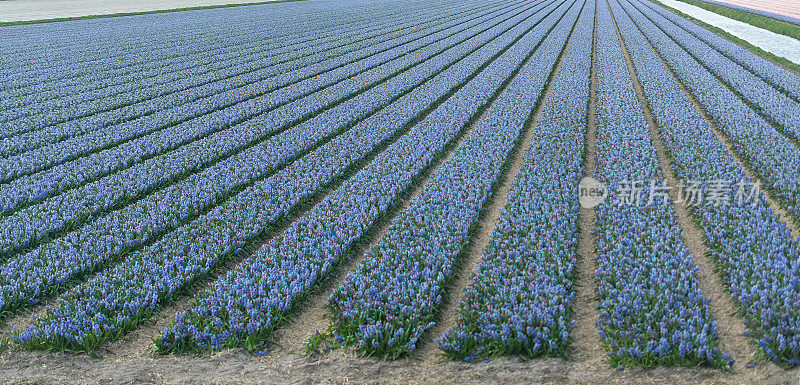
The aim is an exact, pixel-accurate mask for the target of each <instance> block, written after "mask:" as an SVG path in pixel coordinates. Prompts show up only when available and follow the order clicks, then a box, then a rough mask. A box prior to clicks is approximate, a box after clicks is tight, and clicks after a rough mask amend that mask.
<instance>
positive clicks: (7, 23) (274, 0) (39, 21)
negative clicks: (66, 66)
mask: <svg viewBox="0 0 800 385" xmlns="http://www.w3.org/2000/svg"><path fill="white" fill-rule="evenodd" d="M296 1H305V0H264V1H253V2H247V3H229V4H215V5H198V6H195V7H182V8H170V9H154V10H152V11H138V12H118V13H107V14H100V15H84V16H72V17H56V18H52V19H37V20H19V21H0V27H11V26H15V25H27V24H42V23H57V22H60V21H75V20H86V19H105V18H109V17H121V16H138V15H149V14H154V13H167V12H182V11H198V10H201V9H213V8H229V7H242V6H247V5H261V4H277V3H289V2H296Z"/></svg>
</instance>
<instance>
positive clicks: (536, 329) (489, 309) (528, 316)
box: [437, 1, 595, 361]
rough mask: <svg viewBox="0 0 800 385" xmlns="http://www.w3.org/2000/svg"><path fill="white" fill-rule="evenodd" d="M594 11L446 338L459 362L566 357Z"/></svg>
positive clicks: (579, 32)
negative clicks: (500, 357)
mask: <svg viewBox="0 0 800 385" xmlns="http://www.w3.org/2000/svg"><path fill="white" fill-rule="evenodd" d="M594 3H595V2H594V1H587V2H586V5H585V6H584V10H583V13H582V15H581V17H580V19H579V20H578V24H577V26H576V27H575V32H574V33H573V36H572V38H571V42H570V45H569V48H568V49H567V51H566V54H565V56H564V59H563V61H562V63H561V66H560V70H559V72H558V74H557V75H556V77H555V78H554V80H553V82H554V83H553V86H552V89H551V91H550V95H549V96H548V97H547V99H546V100H545V102H544V103H545V104H544V106H543V107H542V108H543V110H542V115H541V117H539V120H538V122H537V124H536V126H535V127H534V128H533V130H534V137H533V139H532V142H531V145H530V148H529V149H528V150H527V153H526V154H525V159H524V163H523V164H522V166H521V168H520V170H519V172H518V173H517V175H516V180H515V182H514V186H513V187H512V188H511V191H510V192H509V193H508V201H507V203H506V205H505V207H504V209H503V210H502V212H501V215H500V218H499V221H498V224H497V227H496V228H495V229H494V232H493V234H492V238H491V240H490V241H489V245H488V246H487V249H486V250H485V251H484V253H483V259H482V262H481V263H480V265H478V272H477V275H476V276H474V277H472V281H471V282H472V284H471V286H470V287H469V288H467V293H466V294H465V297H464V300H462V302H461V304H460V311H459V315H458V319H457V321H456V324H455V326H454V327H452V328H450V329H449V330H448V331H447V332H445V333H444V335H443V336H441V338H439V339H437V341H438V343H439V347H440V348H441V349H442V350H444V351H445V352H446V353H447V355H448V356H450V357H453V358H459V359H464V360H467V361H474V360H476V359H479V358H484V357H491V356H497V355H502V354H521V355H524V356H527V357H535V356H539V355H544V354H555V355H563V353H564V349H565V348H566V346H567V343H568V342H569V328H570V326H571V322H570V314H569V308H570V303H571V302H572V298H573V296H574V290H572V279H573V277H574V268H575V261H576V248H577V244H578V240H577V237H578V228H577V218H578V214H579V206H578V200H577V199H575V191H577V189H578V181H579V180H580V178H581V176H582V174H583V166H582V160H583V156H582V155H583V154H584V142H585V135H586V124H587V119H586V116H587V107H588V103H589V81H590V73H591V72H590V69H591V64H592V63H591V58H592V39H593V33H594V14H595V7H594Z"/></svg>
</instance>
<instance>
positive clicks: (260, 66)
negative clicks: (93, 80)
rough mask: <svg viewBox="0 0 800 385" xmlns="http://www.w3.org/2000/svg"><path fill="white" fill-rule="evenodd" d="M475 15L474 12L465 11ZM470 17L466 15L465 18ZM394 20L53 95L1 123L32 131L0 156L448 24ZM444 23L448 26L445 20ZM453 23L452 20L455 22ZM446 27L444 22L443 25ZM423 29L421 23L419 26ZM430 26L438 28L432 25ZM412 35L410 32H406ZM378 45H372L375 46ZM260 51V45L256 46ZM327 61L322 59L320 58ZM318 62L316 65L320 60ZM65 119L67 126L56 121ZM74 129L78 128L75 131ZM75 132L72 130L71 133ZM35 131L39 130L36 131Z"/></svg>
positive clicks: (3, 146) (2, 147)
mask: <svg viewBox="0 0 800 385" xmlns="http://www.w3.org/2000/svg"><path fill="white" fill-rule="evenodd" d="M470 16H474V15H470ZM468 17H469V16H468ZM405 19H406V20H400V22H398V23H396V24H394V23H393V21H392V20H387V22H388V23H389V25H391V27H390V28H385V27H384V28H381V27H380V26H374V27H373V29H374V30H373V31H367V33H364V34H358V35H351V36H347V34H343V33H341V32H342V31H335V32H340V35H343V36H339V39H336V40H334V41H330V42H328V43H327V44H322V43H324V42H325V41H324V40H325V39H320V40H321V41H317V40H314V41H311V42H306V43H303V44H297V45H293V46H289V47H280V48H288V49H287V50H286V52H281V51H282V50H280V49H279V50H277V51H278V52H275V53H272V52H271V53H270V55H264V53H263V52H258V51H257V52H249V53H248V52H247V51H242V52H238V53H237V55H236V57H235V58H234V59H233V60H229V61H227V62H226V61H222V60H221V59H223V58H219V60H217V61H215V62H214V64H213V65H210V66H205V67H202V66H199V65H195V66H194V67H193V68H191V69H190V70H187V71H185V72H183V74H182V76H183V77H188V78H186V79H173V80H172V81H171V82H166V83H157V84H149V83H147V82H142V81H138V82H134V84H133V89H132V90H129V91H127V92H121V91H120V90H116V89H108V90H104V92H103V93H106V92H107V93H106V94H105V95H101V97H100V98H99V99H97V100H89V101H87V102H85V103H77V102H76V101H73V100H69V98H67V99H62V98H60V99H57V102H58V103H61V104H62V105H63V106H62V108H59V107H58V106H54V105H50V103H43V102H37V103H36V104H35V105H36V106H37V107H40V108H42V110H41V111H45V112H46V114H44V115H42V114H39V115H34V116H31V117H30V118H25V119H16V120H13V121H11V122H8V123H6V124H7V125H9V126H12V127H13V126H20V125H21V126H23V127H37V129H36V131H34V132H29V133H27V134H26V135H21V136H18V137H14V138H11V139H13V140H11V139H9V138H7V139H4V140H2V141H0V155H3V156H7V155H11V154H15V153H18V152H21V151H24V150H27V149H30V148H35V147H38V146H41V145H42V144H43V143H51V142H53V141H55V140H56V139H60V138H69V137H72V136H75V135H77V134H79V133H82V132H86V131H88V130H90V129H98V128H103V127H106V126H108V125H111V124H119V123H123V122H128V121H130V120H133V119H136V118H140V117H142V116H147V115H151V114H153V113H154V112H156V111H160V110H165V109H168V108H173V107H177V106H180V105H182V104H185V103H188V102H191V101H195V100H199V99H203V98H208V97H211V96H213V95H216V94H224V93H227V92H233V91H235V90H237V89H241V88H243V87H250V88H253V87H252V85H250V84H251V83H253V82H257V81H261V80H263V79H264V78H265V77H272V76H275V74H282V73H284V72H289V71H292V70H295V69H298V68H302V67H306V66H309V65H311V64H314V65H320V66H322V67H323V68H327V65H329V64H330V62H331V60H330V59H331V58H337V57H339V56H343V55H345V54H347V53H350V52H354V51H360V50H364V49H367V48H368V49H369V50H370V52H379V48H382V49H386V48H387V47H396V46H397V45H399V44H403V43H406V42H408V41H413V40H415V39H419V38H421V37H424V36H426V35H427V34H430V33H433V32H435V31H437V29H441V28H443V27H442V26H441V24H443V21H444V22H450V21H451V19H445V20H439V19H436V18H433V19H432V20H431V19H430V18H429V20H425V21H424V22H423V23H422V24H425V26H424V28H421V29H415V30H414V32H412V33H406V34H402V35H397V34H394V32H395V31H398V30H402V29H407V28H409V27H411V26H414V25H418V24H420V22H421V21H422V20H424V19H419V18H417V17H413V18H408V17H406V18H405ZM444 24H452V22H450V23H444ZM456 24H457V22H456ZM448 26H450V25H445V26H444V27H448ZM420 27H422V26H420ZM430 27H438V28H432V29H430ZM409 35H412V36H409ZM376 44H377V45H378V46H374V45H376ZM259 49H260V48H259ZM325 59H328V60H327V61H324V60H325ZM320 62H321V63H320ZM179 74H180V73H179ZM21 109H22V110H26V111H30V110H34V109H33V108H30V106H26V107H22V108H21ZM60 123H67V124H60ZM56 124H59V126H66V127H52V128H50V129H47V130H42V128H44V127H48V126H51V125H56ZM79 129H82V131H81V130H79ZM76 130H77V131H76ZM39 131H44V132H43V133H42V132H39Z"/></svg>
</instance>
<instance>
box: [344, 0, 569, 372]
mask: <svg viewBox="0 0 800 385" xmlns="http://www.w3.org/2000/svg"><path fill="white" fill-rule="evenodd" d="M561 7H562V9H563V11H562V15H564V16H563V19H562V18H561V17H562V16H559V19H560V20H553V21H551V22H550V23H549V24H548V25H543V26H541V27H542V28H543V29H542V30H541V31H540V32H538V33H535V34H534V36H531V37H530V39H531V40H533V41H532V42H529V43H526V44H525V45H524V46H523V47H520V49H519V50H517V51H515V52H513V53H511V54H512V56H511V58H510V60H512V62H521V63H525V64H524V65H523V67H522V68H521V69H520V71H519V73H518V74H517V75H516V77H514V79H513V80H512V81H511V82H510V83H509V84H508V86H507V87H506V88H505V89H504V90H503V91H502V92H501V93H500V95H499V96H498V98H497V100H496V101H494V102H493V103H492V105H491V106H489V108H488V109H487V110H486V112H485V113H484V114H483V115H482V116H481V117H480V118H479V119H478V121H477V122H476V123H475V125H474V127H473V129H472V131H471V132H470V134H469V136H468V137H467V138H466V139H465V140H464V142H463V143H462V144H461V145H460V146H459V147H458V148H457V149H456V150H455V152H454V153H453V155H452V156H451V157H450V158H449V159H448V160H447V161H446V162H445V163H443V164H442V166H441V168H440V169H439V170H437V171H436V173H434V174H433V175H432V177H431V179H430V181H429V182H428V183H426V184H425V186H424V187H423V190H422V191H421V192H420V194H419V195H417V196H416V197H414V198H413V199H412V200H411V201H410V203H409V206H408V208H407V209H406V210H405V211H404V212H402V213H401V214H400V216H398V217H397V218H395V219H394V220H393V221H392V224H391V225H390V227H389V229H388V230H387V232H386V233H385V234H384V235H383V236H382V237H381V239H380V240H379V241H378V244H377V245H376V246H375V247H373V248H372V249H371V250H369V251H368V252H367V253H366V255H365V257H366V259H365V261H364V262H363V263H362V264H361V265H359V267H358V268H357V269H356V271H355V273H353V274H351V275H348V276H347V279H346V280H345V282H344V283H343V284H342V285H341V286H340V287H339V288H338V289H336V291H334V293H333V294H332V295H331V297H330V299H329V308H330V311H331V314H332V318H333V319H332V325H331V330H332V332H333V333H334V335H335V338H336V339H337V340H339V341H341V343H342V344H344V345H353V346H355V347H356V349H358V350H360V351H363V352H366V353H367V354H381V355H387V356H389V357H392V358H394V357H398V356H402V355H407V354H410V353H411V352H413V351H414V349H415V348H416V345H417V342H418V341H419V339H420V338H421V336H422V334H423V333H424V332H425V331H426V330H428V329H429V328H431V327H432V326H433V325H434V324H435V322H434V319H435V313H436V310H437V309H438V307H439V305H440V303H441V301H442V297H443V295H444V289H445V285H447V283H448V282H449V281H450V280H451V278H452V277H453V274H454V273H455V266H456V265H457V263H458V260H459V256H460V255H461V254H462V253H463V252H464V248H465V247H466V245H467V244H468V242H469V238H470V232H471V230H472V229H473V228H474V226H475V224H476V223H477V221H478V218H479V215H480V213H481V211H482V210H483V207H484V204H485V202H486V200H487V199H488V198H489V197H490V196H491V195H492V189H493V187H494V186H495V185H496V183H497V180H498V178H499V177H500V175H501V174H502V173H503V170H504V169H505V167H504V166H505V165H506V163H507V162H508V157H509V155H510V153H511V151H512V150H513V148H514V146H515V144H517V143H518V142H519V140H520V138H521V136H522V134H523V133H524V131H525V127H526V126H527V125H528V123H529V120H530V116H532V115H533V110H534V107H535V105H536V103H537V102H538V100H539V99H540V97H539V95H540V94H541V93H542V92H543V90H544V87H545V85H546V83H547V80H548V77H549V75H550V73H551V72H552V70H553V67H554V66H555V63H556V62H557V60H558V58H559V56H560V54H561V52H562V51H563V49H564V45H565V44H566V41H567V38H568V37H569V35H570V31H571V29H572V28H573V25H574V24H575V22H576V20H577V18H578V15H579V13H580V11H581V9H582V8H583V2H577V1H576V2H564V3H563V4H562V5H561ZM565 11H566V14H563V12H565ZM559 21H560V22H559ZM556 23H557V25H556ZM553 27H554V28H553ZM551 28H553V29H552V32H549V31H550V29H551ZM545 34H547V38H546V39H545V40H544V41H543V42H541V41H540V43H537V42H536V40H539V39H541V38H540V37H538V36H542V35H545ZM540 44H541V45H540ZM534 48H535V49H536V50H535V51H533V49H534ZM531 57H532V58H533V59H531V60H528V58H531Z"/></svg>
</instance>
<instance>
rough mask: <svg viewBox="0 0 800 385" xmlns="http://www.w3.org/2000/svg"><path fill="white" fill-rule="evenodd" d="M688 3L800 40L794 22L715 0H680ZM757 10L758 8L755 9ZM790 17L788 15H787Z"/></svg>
mask: <svg viewBox="0 0 800 385" xmlns="http://www.w3.org/2000/svg"><path fill="white" fill-rule="evenodd" d="M678 1H681V2H684V3H686V4H691V5H694V6H695V7H700V8H703V9H705V10H707V11H711V12H714V13H716V14H719V15H722V16H725V17H729V18H731V19H734V20H738V21H741V22H743V23H747V24H750V25H752V26H754V27H758V28H763V29H766V30H767V31H772V32H775V33H778V34H781V35H786V36H789V37H793V38H795V39H798V40H800V25H798V24H793V23H790V22H788V21H785V20H781V19H777V18H775V17H770V16H767V15H763V14H759V13H753V12H748V11H745V10H742V9H738V8H731V7H728V6H725V5H722V4H720V3H718V2H715V1H700V0H678ZM754 11H757V10H754ZM775 16H781V15H777V14H776V15H775ZM786 17H787V18H789V17H788V16H786Z"/></svg>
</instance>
